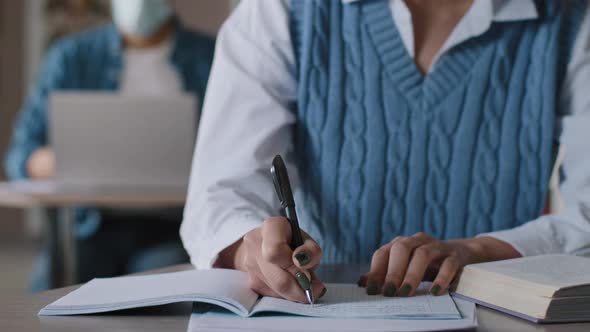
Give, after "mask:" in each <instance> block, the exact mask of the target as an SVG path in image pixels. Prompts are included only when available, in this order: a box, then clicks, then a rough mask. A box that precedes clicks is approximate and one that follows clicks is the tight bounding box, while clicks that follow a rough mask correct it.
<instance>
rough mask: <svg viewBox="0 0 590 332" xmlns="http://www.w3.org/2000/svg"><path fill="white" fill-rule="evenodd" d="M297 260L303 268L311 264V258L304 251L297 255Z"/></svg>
mask: <svg viewBox="0 0 590 332" xmlns="http://www.w3.org/2000/svg"><path fill="white" fill-rule="evenodd" d="M295 259H296V260H297V261H298V262H299V265H301V266H305V265H307V263H309V261H310V260H311V259H310V258H309V255H308V254H307V253H306V252H304V251H302V252H300V253H298V254H297V255H295Z"/></svg>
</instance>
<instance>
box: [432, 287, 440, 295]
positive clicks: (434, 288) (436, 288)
mask: <svg viewBox="0 0 590 332" xmlns="http://www.w3.org/2000/svg"><path fill="white" fill-rule="evenodd" d="M438 292H440V286H439V285H434V286H432V288H431V289H430V294H432V295H435V296H436V295H438Z"/></svg>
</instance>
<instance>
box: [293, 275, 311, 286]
mask: <svg viewBox="0 0 590 332" xmlns="http://www.w3.org/2000/svg"><path fill="white" fill-rule="evenodd" d="M295 279H297V283H298V284H299V287H301V288H302V289H309V286H310V283H309V279H307V276H306V275H305V273H303V272H297V273H295Z"/></svg>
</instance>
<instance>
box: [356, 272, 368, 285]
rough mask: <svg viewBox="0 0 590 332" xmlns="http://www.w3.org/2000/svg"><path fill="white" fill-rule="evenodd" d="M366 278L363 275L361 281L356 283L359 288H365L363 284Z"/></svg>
mask: <svg viewBox="0 0 590 332" xmlns="http://www.w3.org/2000/svg"><path fill="white" fill-rule="evenodd" d="M366 278H367V277H366V276H364V275H363V276H361V277H360V278H359V281H357V282H356V284H357V286H359V287H363V284H364V283H365V279H366Z"/></svg>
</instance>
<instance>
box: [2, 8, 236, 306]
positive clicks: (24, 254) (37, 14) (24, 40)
mask: <svg viewBox="0 0 590 332" xmlns="http://www.w3.org/2000/svg"><path fill="white" fill-rule="evenodd" d="M171 1H172V2H173V4H174V7H175V8H177V9H178V12H179V13H180V16H181V19H182V20H183V21H184V22H185V24H186V25H188V26H190V27H193V28H195V29H197V30H200V31H204V32H207V33H208V34H210V35H215V34H216V32H217V30H218V29H219V27H220V25H221V24H222V22H223V21H224V20H225V18H226V17H227V16H228V15H229V13H230V11H231V9H232V8H233V6H235V4H236V3H237V1H235V0H233V1H232V0H171ZM108 3H109V1H108V0H16V1H15V0H0V159H2V160H3V157H4V152H5V149H6V146H7V144H8V139H9V136H10V133H11V130H12V129H11V127H12V123H13V122H14V120H15V117H16V114H17V112H18V109H19V108H20V105H21V103H22V101H23V97H24V96H25V93H26V91H27V89H28V86H29V85H30V84H31V82H32V81H33V80H34V78H35V76H36V72H37V70H38V68H39V64H40V63H41V61H42V58H43V55H44V52H45V50H46V48H47V46H48V45H49V44H50V43H51V42H52V41H53V40H54V39H55V38H58V37H60V36H63V35H65V34H68V33H72V32H76V31H79V30H82V29H85V28H88V27H91V26H95V25H98V24H102V23H104V22H106V21H108V20H109V17H108V15H109V9H108ZM0 169H1V171H0V180H4V179H5V178H4V169H3V167H0ZM39 215H40V214H39V213H38V211H27V212H22V211H19V210H16V209H6V208H1V207H0V280H2V282H1V283H0V296H2V294H3V292H22V291H24V290H25V288H26V282H27V275H28V273H29V271H30V269H31V265H32V263H33V259H34V256H35V254H36V253H37V249H38V247H39V246H40V238H39V234H40V231H41V220H40V218H39V217H38V216H39Z"/></svg>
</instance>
